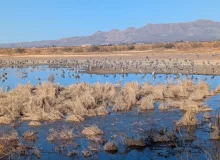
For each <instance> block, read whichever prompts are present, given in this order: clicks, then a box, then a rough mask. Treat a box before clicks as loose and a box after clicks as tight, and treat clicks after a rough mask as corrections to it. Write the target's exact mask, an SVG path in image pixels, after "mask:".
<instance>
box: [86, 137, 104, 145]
mask: <svg viewBox="0 0 220 160" xmlns="http://www.w3.org/2000/svg"><path fill="white" fill-rule="evenodd" d="M87 138H88V139H89V140H91V141H93V142H95V143H97V144H104V143H106V142H107V140H106V139H105V138H104V136H103V135H90V136H87Z"/></svg>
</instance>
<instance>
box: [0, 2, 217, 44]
mask: <svg viewBox="0 0 220 160" xmlns="http://www.w3.org/2000/svg"><path fill="white" fill-rule="evenodd" d="M196 19H210V20H215V21H220V1H219V0H108V1H104V0H2V1H1V2H0V20H1V23H0V43H8V42H20V41H34V40H49V39H59V38H63V37H71V36H80V35H82V36H84V35H90V34H92V33H94V32H96V31H98V30H102V31H108V30H111V29H113V28H117V29H121V30H123V29H126V28H127V27H137V28H138V27H141V26H143V25H145V24H148V23H169V22H186V21H193V20H196Z"/></svg>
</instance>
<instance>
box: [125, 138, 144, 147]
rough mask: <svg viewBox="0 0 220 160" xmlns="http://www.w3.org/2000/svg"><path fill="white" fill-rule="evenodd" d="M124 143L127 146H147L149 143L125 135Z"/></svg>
mask: <svg viewBox="0 0 220 160" xmlns="http://www.w3.org/2000/svg"><path fill="white" fill-rule="evenodd" d="M123 143H124V145H126V146H127V147H146V146H147V144H146V143H145V142H144V141H143V140H142V139H132V138H130V137H125V138H124V140H123Z"/></svg>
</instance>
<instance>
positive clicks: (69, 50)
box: [61, 47, 73, 52]
mask: <svg viewBox="0 0 220 160" xmlns="http://www.w3.org/2000/svg"><path fill="white" fill-rule="evenodd" d="M61 50H62V51H63V52H71V51H72V50H73V49H72V48H71V47H64V48H61Z"/></svg>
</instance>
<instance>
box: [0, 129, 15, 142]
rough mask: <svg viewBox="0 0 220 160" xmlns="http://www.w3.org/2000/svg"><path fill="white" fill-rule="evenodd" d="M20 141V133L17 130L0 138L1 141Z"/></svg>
mask: <svg viewBox="0 0 220 160" xmlns="http://www.w3.org/2000/svg"><path fill="white" fill-rule="evenodd" d="M18 139H19V137H18V132H17V131H15V130H12V131H11V132H9V133H3V135H2V136H1V137H0V140H6V141H17V140H18Z"/></svg>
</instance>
